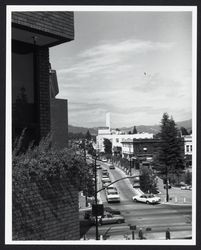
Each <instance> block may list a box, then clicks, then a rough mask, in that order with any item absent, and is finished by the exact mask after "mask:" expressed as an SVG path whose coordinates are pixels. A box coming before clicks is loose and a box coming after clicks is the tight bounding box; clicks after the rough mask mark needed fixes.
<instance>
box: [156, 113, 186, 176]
mask: <svg viewBox="0 0 201 250" xmlns="http://www.w3.org/2000/svg"><path fill="white" fill-rule="evenodd" d="M160 136H161V145H160V150H159V155H158V161H159V163H160V167H158V168H159V169H158V170H160V172H161V173H162V174H165V175H167V174H168V173H169V172H176V171H177V170H178V171H180V169H183V168H184V162H183V157H182V149H181V144H182V141H181V138H180V137H179V136H178V130H177V128H176V125H175V122H174V120H173V119H172V118H169V116H168V114H167V113H164V115H163V118H162V120H161V134H160Z"/></svg>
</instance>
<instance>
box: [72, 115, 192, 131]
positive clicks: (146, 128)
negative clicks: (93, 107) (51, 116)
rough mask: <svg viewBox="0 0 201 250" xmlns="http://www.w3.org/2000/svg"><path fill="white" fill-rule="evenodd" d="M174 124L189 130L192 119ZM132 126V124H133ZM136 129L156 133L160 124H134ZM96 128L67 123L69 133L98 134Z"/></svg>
mask: <svg viewBox="0 0 201 250" xmlns="http://www.w3.org/2000/svg"><path fill="white" fill-rule="evenodd" d="M176 125H177V127H178V128H180V127H184V128H185V129H186V130H187V131H188V132H189V131H190V130H192V119H189V120H185V121H180V122H176ZM133 127H134V125H133ZM133 127H122V128H119V129H120V130H121V131H124V132H127V133H128V132H129V131H131V132H132V131H133ZM136 128H137V131H138V132H139V133H142V132H144V133H153V134H157V133H159V132H160V124H158V125H139V126H136ZM98 129H99V127H95V128H85V127H77V126H72V125H68V131H69V132H70V133H74V134H77V133H82V134H86V133H87V131H88V130H89V132H90V134H91V135H97V134H98Z"/></svg>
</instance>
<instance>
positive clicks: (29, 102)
mask: <svg viewBox="0 0 201 250" xmlns="http://www.w3.org/2000/svg"><path fill="white" fill-rule="evenodd" d="M73 39H74V17H73V13H72V12H13V13H12V134H13V141H15V139H16V138H17V137H19V136H20V135H21V133H22V131H23V130H24V129H25V136H24V145H25V147H27V145H28V144H29V143H30V142H32V141H35V142H36V143H38V142H39V141H40V139H41V138H43V137H45V136H47V134H48V133H49V132H50V131H51V93H50V62H49V48H50V47H52V46H56V45H58V44H61V43H64V42H69V41H72V40H73Z"/></svg>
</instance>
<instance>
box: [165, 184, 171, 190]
mask: <svg viewBox="0 0 201 250" xmlns="http://www.w3.org/2000/svg"><path fill="white" fill-rule="evenodd" d="M170 188H172V186H171V185H170V184H168V189H170ZM164 189H166V185H164Z"/></svg>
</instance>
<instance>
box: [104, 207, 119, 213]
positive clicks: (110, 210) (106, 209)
mask: <svg viewBox="0 0 201 250" xmlns="http://www.w3.org/2000/svg"><path fill="white" fill-rule="evenodd" d="M104 211H105V212H108V213H111V214H121V212H120V211H119V210H117V209H114V208H111V207H104Z"/></svg>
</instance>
